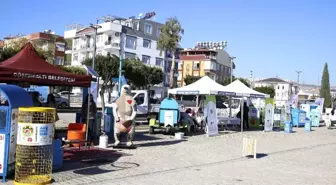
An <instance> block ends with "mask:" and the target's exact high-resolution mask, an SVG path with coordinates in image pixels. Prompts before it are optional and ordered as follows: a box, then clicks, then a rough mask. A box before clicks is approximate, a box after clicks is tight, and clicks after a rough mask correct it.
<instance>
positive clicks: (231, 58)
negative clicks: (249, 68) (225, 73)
mask: <svg viewBox="0 0 336 185" xmlns="http://www.w3.org/2000/svg"><path fill="white" fill-rule="evenodd" d="M235 58H236V57H230V65H231V69H230V70H231V71H230V82H231V83H232V75H233V60H234V59H235Z"/></svg>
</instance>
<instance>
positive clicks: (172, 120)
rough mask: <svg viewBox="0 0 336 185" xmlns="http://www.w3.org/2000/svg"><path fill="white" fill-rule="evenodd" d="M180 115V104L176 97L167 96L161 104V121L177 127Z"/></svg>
mask: <svg viewBox="0 0 336 185" xmlns="http://www.w3.org/2000/svg"><path fill="white" fill-rule="evenodd" d="M179 117H180V110H179V105H178V103H177V101H176V100H175V99H170V98H166V99H164V100H163V101H162V102H161V104H160V111H159V123H160V125H170V126H172V127H176V126H177V125H178V121H179Z"/></svg>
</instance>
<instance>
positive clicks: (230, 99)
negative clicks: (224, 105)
mask: <svg viewBox="0 0 336 185" xmlns="http://www.w3.org/2000/svg"><path fill="white" fill-rule="evenodd" d="M235 58H236V57H230V65H231V69H230V83H232V76H233V60H234V59H235ZM229 101H230V102H229V106H230V117H232V98H231V96H230V97H229Z"/></svg>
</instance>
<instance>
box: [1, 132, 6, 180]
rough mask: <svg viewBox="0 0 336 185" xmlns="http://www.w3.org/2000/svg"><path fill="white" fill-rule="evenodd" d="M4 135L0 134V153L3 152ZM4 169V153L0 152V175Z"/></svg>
mask: <svg viewBox="0 0 336 185" xmlns="http://www.w3.org/2000/svg"><path fill="white" fill-rule="evenodd" d="M5 147H6V135H5V134H0V151H5ZM4 168H5V152H0V174H2V173H3V172H4Z"/></svg>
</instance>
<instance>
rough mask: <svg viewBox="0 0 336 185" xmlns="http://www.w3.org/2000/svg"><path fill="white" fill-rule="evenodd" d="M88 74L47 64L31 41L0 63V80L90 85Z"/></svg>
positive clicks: (55, 84) (53, 84)
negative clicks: (69, 71) (76, 72)
mask: <svg viewBox="0 0 336 185" xmlns="http://www.w3.org/2000/svg"><path fill="white" fill-rule="evenodd" d="M91 79H92V77H91V76H90V75H75V74H72V73H68V72H65V71H63V70H62V69H60V68H59V67H56V66H54V65H52V64H49V63H48V62H46V61H45V60H43V59H42V58H41V57H40V56H39V55H38V54H37V52H36V50H35V48H34V47H33V45H32V44H31V43H27V44H26V45H25V46H24V48H23V49H22V50H21V51H20V52H19V53H17V54H16V55H15V56H13V57H11V58H9V59H7V60H6V61H4V62H2V63H1V64H0V82H3V83H9V82H27V83H30V84H32V85H49V86H77V87H90V85H91Z"/></svg>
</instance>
